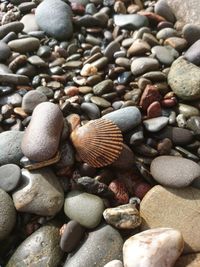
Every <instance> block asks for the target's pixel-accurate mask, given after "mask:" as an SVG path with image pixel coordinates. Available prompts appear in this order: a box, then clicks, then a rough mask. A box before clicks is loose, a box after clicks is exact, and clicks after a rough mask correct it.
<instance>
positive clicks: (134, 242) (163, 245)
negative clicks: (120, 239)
mask: <svg viewBox="0 0 200 267" xmlns="http://www.w3.org/2000/svg"><path fill="white" fill-rule="evenodd" d="M183 247H184V240H183V237H182V235H181V232H179V231H178V230H175V229H172V228H155V229H151V230H147V231H143V232H141V233H139V234H136V235H134V236H132V237H130V238H129V239H127V240H126V242H125V243H124V246H123V260H124V266H126V267H143V266H148V267H161V266H163V267H164V266H166V267H173V266H174V264H175V262H176V260H177V259H178V258H179V256H180V254H181V252H182V250H183ZM168 255H170V257H168ZM166 259H167V260H166Z"/></svg>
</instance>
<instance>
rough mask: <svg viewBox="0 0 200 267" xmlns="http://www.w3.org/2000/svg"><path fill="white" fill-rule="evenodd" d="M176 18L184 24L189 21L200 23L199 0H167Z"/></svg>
mask: <svg viewBox="0 0 200 267" xmlns="http://www.w3.org/2000/svg"><path fill="white" fill-rule="evenodd" d="M166 1H167V3H168V5H169V6H170V8H171V9H172V12H173V13H174V15H175V17H176V19H177V20H178V21H180V22H181V23H182V24H183V25H184V24H187V23H192V24H197V25H200V13H199V12H197V10H200V2H199V0H190V1H188V0H176V1H174V0H166Z"/></svg>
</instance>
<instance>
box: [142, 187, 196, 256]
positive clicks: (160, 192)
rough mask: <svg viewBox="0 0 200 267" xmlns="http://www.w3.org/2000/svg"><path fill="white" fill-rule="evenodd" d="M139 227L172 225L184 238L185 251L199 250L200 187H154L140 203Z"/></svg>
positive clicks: (143, 228) (144, 228)
mask: <svg viewBox="0 0 200 267" xmlns="http://www.w3.org/2000/svg"><path fill="white" fill-rule="evenodd" d="M140 215H141V217H142V219H143V222H142V225H141V228H142V230H146V229H149V228H156V227H171V228H174V229H177V230H179V231H180V232H181V233H182V235H183V238H184V241H185V243H186V244H185V248H184V252H199V251H200V242H199V240H200V231H199V228H200V190H199V189H196V188H193V187H186V188H184V189H170V188H164V187H162V186H160V185H157V186H154V187H153V188H152V189H151V190H150V191H149V192H148V193H147V194H146V195H145V197H144V198H143V200H142V202H141V205H140Z"/></svg>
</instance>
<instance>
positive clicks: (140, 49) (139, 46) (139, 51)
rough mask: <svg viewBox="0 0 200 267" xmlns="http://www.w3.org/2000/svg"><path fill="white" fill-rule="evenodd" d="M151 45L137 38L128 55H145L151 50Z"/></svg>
mask: <svg viewBox="0 0 200 267" xmlns="http://www.w3.org/2000/svg"><path fill="white" fill-rule="evenodd" d="M150 50H151V47H150V45H149V44H148V43H147V42H146V41H144V40H141V39H136V40H135V41H134V42H133V43H132V45H131V46H130V47H129V49H128V51H127V54H128V56H140V55H145V54H146V53H147V52H150Z"/></svg>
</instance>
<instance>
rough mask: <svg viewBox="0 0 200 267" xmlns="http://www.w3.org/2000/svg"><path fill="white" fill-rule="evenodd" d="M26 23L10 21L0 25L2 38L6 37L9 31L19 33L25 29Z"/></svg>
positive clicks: (0, 37) (0, 36)
mask: <svg viewBox="0 0 200 267" xmlns="http://www.w3.org/2000/svg"><path fill="white" fill-rule="evenodd" d="M23 28H24V24H23V23H21V22H19V21H14V22H10V23H7V24H4V25H2V26H0V39H2V38H4V37H5V36H6V35H7V34H8V33H10V32H15V33H19V32H21V31H22V30H23Z"/></svg>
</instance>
